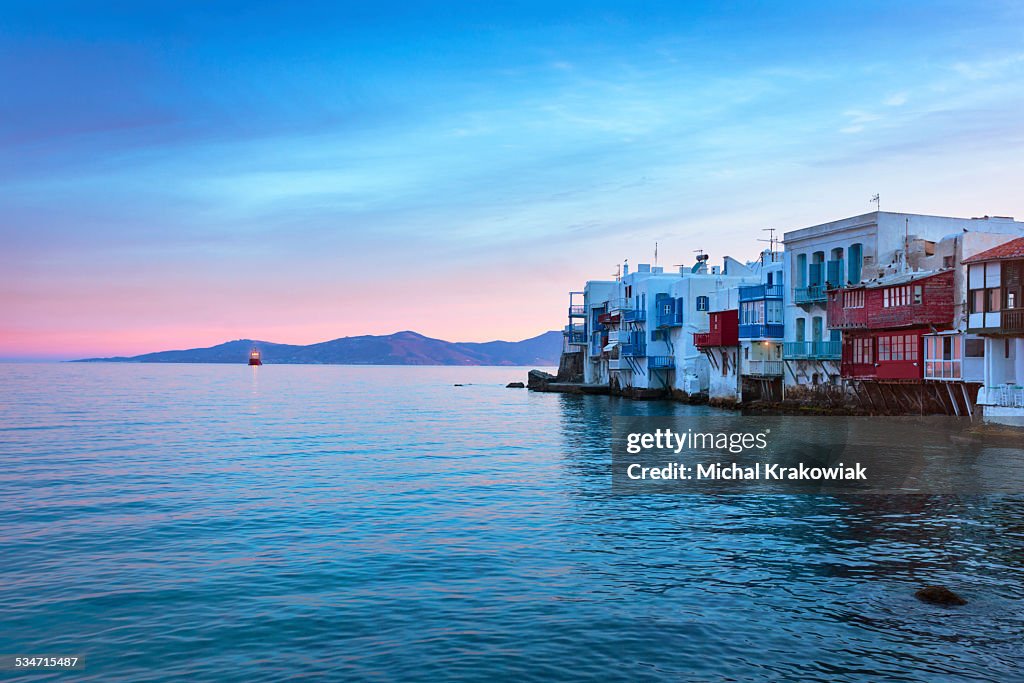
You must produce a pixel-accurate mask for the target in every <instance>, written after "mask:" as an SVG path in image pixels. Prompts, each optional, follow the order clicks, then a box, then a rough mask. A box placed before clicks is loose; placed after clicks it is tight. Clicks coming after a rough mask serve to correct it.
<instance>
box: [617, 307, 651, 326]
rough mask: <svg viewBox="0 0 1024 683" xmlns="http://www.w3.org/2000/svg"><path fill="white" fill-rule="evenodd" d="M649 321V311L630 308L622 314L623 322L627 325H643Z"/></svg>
mask: <svg viewBox="0 0 1024 683" xmlns="http://www.w3.org/2000/svg"><path fill="white" fill-rule="evenodd" d="M646 320H647V311H644V310H642V309H639V308H630V309H626V310H624V311H623V312H622V321H623V322H627V323H642V322H644V321H646Z"/></svg>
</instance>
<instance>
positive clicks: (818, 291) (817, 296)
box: [793, 285, 827, 306]
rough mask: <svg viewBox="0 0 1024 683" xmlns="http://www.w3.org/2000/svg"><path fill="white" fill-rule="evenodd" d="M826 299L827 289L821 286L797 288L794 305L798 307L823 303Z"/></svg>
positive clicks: (794, 293) (794, 294)
mask: <svg viewBox="0 0 1024 683" xmlns="http://www.w3.org/2000/svg"><path fill="white" fill-rule="evenodd" d="M826 298H827V297H826V294H825V288H824V287H823V286H821V285H811V286H810V287H797V288H796V289H794V290H793V303H795V304H797V305H798V306H805V305H808V304H816V303H823V302H824V301H825V299H826Z"/></svg>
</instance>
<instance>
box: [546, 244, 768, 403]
mask: <svg viewBox="0 0 1024 683" xmlns="http://www.w3.org/2000/svg"><path fill="white" fill-rule="evenodd" d="M707 261H708V259H707V257H706V256H705V255H701V256H700V257H698V259H697V262H696V264H695V265H693V266H692V267H681V268H680V269H679V270H678V272H672V273H666V272H665V271H664V269H663V268H661V267H659V266H652V265H650V264H647V263H641V264H639V265H638V266H637V269H636V270H635V271H632V272H631V271H630V269H629V266H628V264H625V265H624V266H623V268H622V275H621V277H620V278H619V279H618V280H616V281H590V282H588V283H587V284H586V286H585V287H584V289H583V291H582V292H575V293H570V304H569V311H570V323H569V325H567V326H566V328H565V335H566V339H567V340H572V341H573V343H575V344H582V343H583V341H584V340H585V341H586V344H585V346H584V347H580V348H584V349H585V353H583V354H581V355H580V357H581V358H582V376H583V381H584V382H585V383H588V384H608V385H610V386H612V387H615V388H617V389H620V390H623V391H626V392H632V393H644V392H652V393H653V392H663V391H674V392H682V393H685V394H699V393H706V392H707V389H708V364H707V359H706V358H705V357H704V354H703V353H702V352H701V351H700V350H699V349H698V348H697V347H696V346H694V344H693V338H692V332H693V331H694V330H705V329H707V316H708V311H709V308H710V301H711V299H712V297H714V296H715V295H716V294H717V293H718V292H721V291H723V290H725V289H727V288H729V287H731V286H733V285H735V284H736V283H737V282H741V281H744V280H745V279H749V278H751V277H752V273H751V271H750V270H749V269H748V268H747V266H746V265H744V264H743V263H741V262H739V261H737V260H735V259H732V258H729V257H726V258H725V259H724V262H723V265H722V266H721V267H719V266H711V267H709V266H708V263H707ZM574 321H575V322H574ZM566 348H567V349H569V348H570V346H569V343H568V341H567V346H566Z"/></svg>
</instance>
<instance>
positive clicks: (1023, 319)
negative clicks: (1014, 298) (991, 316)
mask: <svg viewBox="0 0 1024 683" xmlns="http://www.w3.org/2000/svg"><path fill="white" fill-rule="evenodd" d="M999 325H1000V328H1001V329H1002V330H1003V331H1004V332H1007V333H1010V334H1021V333H1024V308H1007V309H1004V310H1003V311H1002V313H1001V314H1000V315H999Z"/></svg>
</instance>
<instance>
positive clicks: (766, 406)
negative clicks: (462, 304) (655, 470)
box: [526, 370, 919, 416]
mask: <svg viewBox="0 0 1024 683" xmlns="http://www.w3.org/2000/svg"><path fill="white" fill-rule="evenodd" d="M526 386H527V388H528V389H529V390H530V391H536V392H541V393H544V392H547V393H560V394H589V395H603V396H618V397H621V398H628V399H630V400H634V401H674V402H677V403H686V404H688V405H708V406H712V407H714V408H722V409H725V410H734V411H736V412H739V413H741V414H743V415H826V416H878V415H891V416H898V415H910V414H915V415H916V414H919V413H910V412H907V411H898V410H879V409H877V408H876V409H874V410H869V409H865V408H863V407H861V406H856V405H851V404H849V403H844V402H841V401H839V400H837V399H836V398H835V396H834V395H829V396H825V397H821V398H818V397H815V396H813V395H811V394H808V393H806V392H805V393H804V394H803V395H802V396H801V397H800V398H798V399H785V400H782V401H763V400H756V401H749V402H746V403H741V402H738V401H732V400H728V399H709V398H708V396H707V395H706V394H687V393H686V392H683V391H679V390H673V389H621V388H619V387H612V386H608V385H607V384H584V383H582V382H579V381H570V378H560V377H559V376H557V375H552V374H550V373H547V372H544V371H542V370H531V371H530V372H529V374H528V376H527V382H526Z"/></svg>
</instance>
